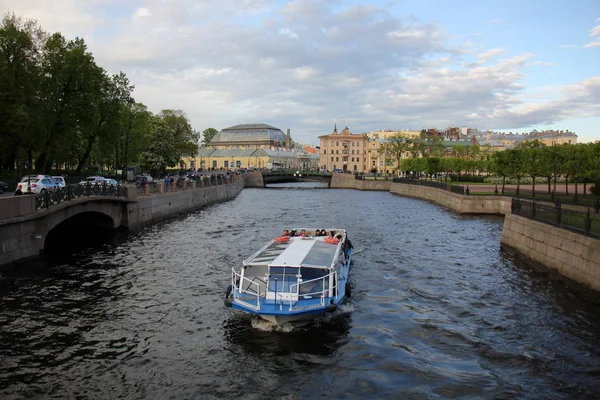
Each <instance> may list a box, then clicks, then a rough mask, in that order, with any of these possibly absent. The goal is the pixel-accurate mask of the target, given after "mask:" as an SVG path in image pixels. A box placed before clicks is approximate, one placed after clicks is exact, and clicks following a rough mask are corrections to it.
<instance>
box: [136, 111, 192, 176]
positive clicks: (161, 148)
mask: <svg viewBox="0 0 600 400" xmlns="http://www.w3.org/2000/svg"><path fill="white" fill-rule="evenodd" d="M144 139H145V142H146V143H147V146H146V148H145V150H144V151H142V152H141V153H140V155H139V159H138V160H139V164H140V167H141V168H142V169H143V170H144V171H147V172H150V173H151V174H153V175H160V174H162V173H163V172H164V171H165V169H166V168H167V167H171V168H172V167H174V166H175V165H177V162H178V161H179V159H180V158H181V157H180V155H179V153H178V151H177V148H176V145H175V141H174V140H173V135H172V132H171V130H170V127H169V126H168V124H167V122H166V121H165V120H164V119H162V118H160V117H158V116H153V117H152V118H151V120H150V124H149V126H148V130H147V132H146V134H145V135H144Z"/></svg>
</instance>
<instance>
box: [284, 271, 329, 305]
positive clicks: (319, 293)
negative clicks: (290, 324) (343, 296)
mask: <svg viewBox="0 0 600 400" xmlns="http://www.w3.org/2000/svg"><path fill="white" fill-rule="evenodd" d="M329 277H330V275H325V276H322V277H320V278H315V279H311V280H309V281H304V282H300V283H294V284H292V285H290V293H292V294H293V295H294V296H292V298H290V299H289V304H290V311H294V310H301V309H306V308H307V307H308V306H306V305H299V304H298V300H300V299H309V298H314V297H319V298H320V301H319V303H313V304H312V305H311V306H314V307H317V306H319V307H322V306H324V305H325V298H326V297H328V296H327V295H326V294H327V293H328V292H329V285H326V283H327V282H328V278H329ZM336 281H337V280H336ZM314 287H316V288H320V289H321V290H316V291H312V290H313V288H314ZM302 288H309V289H308V290H309V291H307V292H302ZM333 290H334V292H337V290H336V288H335V286H334V288H333Z"/></svg>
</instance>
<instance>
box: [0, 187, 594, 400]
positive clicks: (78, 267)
mask: <svg viewBox="0 0 600 400" xmlns="http://www.w3.org/2000/svg"><path fill="white" fill-rule="evenodd" d="M311 225H314V226H319V227H327V226H336V225H337V226H344V227H346V228H347V229H348V230H349V232H350V235H351V239H352V241H353V243H354V245H355V247H356V252H355V255H354V259H353V267H352V273H351V274H352V288H353V291H352V292H353V297H352V299H350V300H349V301H348V302H347V303H346V304H344V305H343V306H342V307H341V308H340V309H339V310H338V311H337V312H336V313H334V314H332V315H328V316H326V318H323V319H320V320H317V321H312V322H308V323H304V324H295V325H290V326H284V327H281V328H277V329H275V328H274V327H273V326H272V325H269V324H268V323H266V322H263V321H261V320H257V319H256V318H251V317H249V316H247V315H244V314H239V313H236V312H233V311H232V310H230V309H226V308H225V307H224V306H223V301H222V298H223V294H224V292H225V288H226V286H227V285H228V284H229V280H230V270H231V267H233V266H238V265H239V264H240V263H241V261H242V260H243V259H245V258H246V257H247V256H248V255H249V254H251V253H252V252H254V251H255V250H257V247H258V246H259V245H260V243H262V242H263V241H265V240H268V239H270V238H272V237H274V236H277V235H279V233H280V232H281V231H282V230H283V229H285V228H290V227H293V226H311ZM501 229H502V220H501V219H500V218H496V217H490V218H480V217H471V216H469V217H463V216H458V215H456V214H453V213H451V212H449V211H448V210H445V209H443V208H441V207H438V206H435V205H433V204H429V203H426V202H422V201H419V200H415V199H407V198H402V197H398V196H394V195H392V194H390V193H385V192H362V191H352V190H315V189H314V185H313V184H304V185H300V186H299V187H298V186H294V185H279V186H278V187H277V188H275V187H273V188H269V189H266V190H261V189H245V190H244V191H243V192H242V193H241V194H240V195H239V196H238V197H237V198H236V199H234V200H233V201H230V202H227V203H221V204H217V205H214V206H211V207H207V208H205V209H201V210H197V211H195V212H191V213H189V214H187V215H183V216H181V217H180V218H176V219H172V220H169V221H165V222H161V223H158V224H153V225H149V226H147V227H145V229H144V230H143V231H142V232H140V233H138V234H132V235H129V236H126V237H124V238H121V239H119V240H113V241H110V242H108V243H106V244H104V245H102V246H99V247H96V248H93V249H88V250H86V251H83V252H81V253H78V254H73V255H71V256H68V257H67V258H65V259H63V260H60V261H48V262H44V261H33V262H31V263H29V264H26V265H24V266H23V267H22V268H21V269H19V270H10V271H4V272H2V275H0V325H1V326H2V329H0V359H2V363H0V397H2V398H3V399H22V398H23V399H25V398H27V399H29V398H61V399H62V398H107V399H108V398H110V399H113V398H117V397H122V398H128V399H147V398H150V399H154V398H155V399H170V398H173V399H180V398H189V399H224V398H236V399H238V398H242V399H269V398H273V399H275V398H277V399H279V398H287V399H304V398H319V397H329V398H360V399H398V398H466V399H481V398H487V399H510V398H524V399H538V398H544V399H570V398H581V399H586V398H589V399H595V398H598V397H600V350H599V349H598V346H597V343H598V342H599V340H600V316H599V315H598V313H597V306H598V304H599V302H598V298H597V296H596V295H594V294H592V293H589V292H587V291H586V290H585V289H584V288H582V287H580V286H579V285H576V284H573V283H572V282H569V281H567V280H565V279H564V278H562V277H560V276H559V275H557V274H555V273H553V272H551V271H548V270H547V269H544V268H540V267H539V266H537V265H535V264H532V263H531V262H529V261H527V260H524V259H521V258H520V257H519V256H518V255H516V254H513V253H512V252H510V251H507V250H505V249H503V248H501V246H500V235H501Z"/></svg>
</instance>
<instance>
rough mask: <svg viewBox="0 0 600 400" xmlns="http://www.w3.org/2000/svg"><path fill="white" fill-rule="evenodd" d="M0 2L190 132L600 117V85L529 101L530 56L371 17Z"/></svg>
mask: <svg viewBox="0 0 600 400" xmlns="http://www.w3.org/2000/svg"><path fill="white" fill-rule="evenodd" d="M0 1H4V3H6V4H8V5H11V6H13V7H14V11H15V12H17V13H20V14H23V15H25V16H28V17H32V18H36V19H38V21H39V22H40V24H41V25H42V27H44V28H45V29H46V30H61V31H62V32H63V33H65V35H66V36H67V37H68V38H73V37H75V36H76V35H79V36H82V35H85V38H86V41H87V42H88V44H89V45H90V46H89V47H90V50H91V51H92V52H93V54H94V56H95V58H96V60H97V62H98V63H99V64H100V65H101V66H103V67H104V68H106V69H107V70H108V71H109V72H111V73H116V72H118V71H120V70H122V71H124V72H125V73H126V74H127V75H128V77H129V78H130V80H131V82H132V83H133V84H135V87H136V88H135V92H134V96H135V98H136V100H137V101H139V102H143V103H145V104H146V105H148V106H149V108H150V109H151V110H152V111H153V112H158V111H160V110H161V109H164V108H174V109H182V110H184V111H185V112H186V113H187V115H188V116H189V117H190V119H191V121H192V124H193V126H194V128H195V129H197V130H199V131H202V130H204V129H206V128H208V127H214V128H217V129H222V128H225V127H227V126H231V125H236V124H241V123H259V122H264V123H268V124H270V125H273V126H276V127H279V128H281V129H283V130H285V129H287V128H290V129H291V131H292V137H293V138H294V140H296V141H300V142H306V143H317V140H318V139H317V137H318V136H319V135H322V134H324V133H329V132H330V131H331V129H332V121H333V120H334V119H335V118H337V119H338V120H340V121H343V120H345V119H348V121H349V123H350V124H351V125H350V129H351V130H352V131H353V132H364V131H370V130H379V129H404V128H414V129H421V128H426V127H438V128H444V127H447V126H449V125H469V126H473V127H480V128H488V127H489V128H494V127H503V128H506V127H509V128H510V127H515V128H520V127H524V126H530V125H535V124H542V123H547V122H548V121H561V120H565V119H568V118H574V117H586V116H598V115H600V111H599V110H598V106H597V104H600V102H599V101H598V87H599V84H598V79H599V78H589V79H586V80H582V81H581V82H578V83H573V84H572V85H569V86H566V87H553V88H551V90H550V88H547V89H548V90H547V91H546V89H538V90H535V88H528V87H526V86H525V85H524V83H523V82H524V81H525V78H526V77H527V74H528V68H531V66H535V65H547V63H544V62H543V61H540V60H536V58H535V56H534V54H532V53H523V54H510V53H509V50H507V49H503V48H489V49H486V48H482V47H481V45H480V44H478V43H477V42H476V41H475V42H472V40H474V39H473V38H472V37H471V38H469V39H468V40H467V38H465V40H457V39H460V38H457V37H456V36H454V35H450V33H448V32H446V30H445V29H444V28H443V27H442V26H440V25H438V24H435V23H431V22H427V21H420V20H418V19H417V18H409V17H407V18H406V19H401V18H399V17H398V16H395V15H392V14H390V13H389V12H388V11H387V10H385V9H381V8H377V7H374V6H366V5H365V6H360V5H359V6H347V7H344V6H343V5H344V3H343V2H342V1H341V0H340V1H336V2H323V1H319V0H304V1H300V0H296V1H290V2H287V3H286V4H284V5H283V6H279V5H278V3H277V2H272V1H268V0H254V1H251V0H246V1H240V0H235V1H234V0H220V1H217V0H203V1H201V2H198V1H193V0H170V1H168V2H167V1H163V0H135V1H134V0H124V1H119V2H117V1H116V0H114V1H100V0H91V1H83V0H82V1H75V0H65V1H63V2H61V3H60V4H61V5H60V7H59V8H56V7H57V6H54V5H52V6H49V5H47V4H46V3H50V2H46V1H41V0H39V1H37V0H36V1H34V0H0ZM332 4H333V5H335V8H334V7H333V6H332ZM8 8H10V7H8ZM57 9H59V10H61V13H58V12H57V11H56V10H57ZM19 10H21V11H19ZM59 14H60V15H59ZM496 23H498V22H496ZM456 43H459V44H456ZM548 93H551V95H549V94H548Z"/></svg>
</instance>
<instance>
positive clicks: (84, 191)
mask: <svg viewBox="0 0 600 400" xmlns="http://www.w3.org/2000/svg"><path fill="white" fill-rule="evenodd" d="M126 194H127V191H126V190H125V187H124V186H122V185H107V184H102V185H98V184H93V183H90V182H88V183H85V184H81V183H78V184H73V185H67V186H65V187H62V188H58V189H55V190H52V191H45V192H42V193H40V194H36V195H35V210H36V211H39V210H42V209H44V208H50V207H52V206H53V205H56V204H60V203H64V202H65V201H71V200H73V199H77V198H80V197H89V196H112V197H125V196H126Z"/></svg>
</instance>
